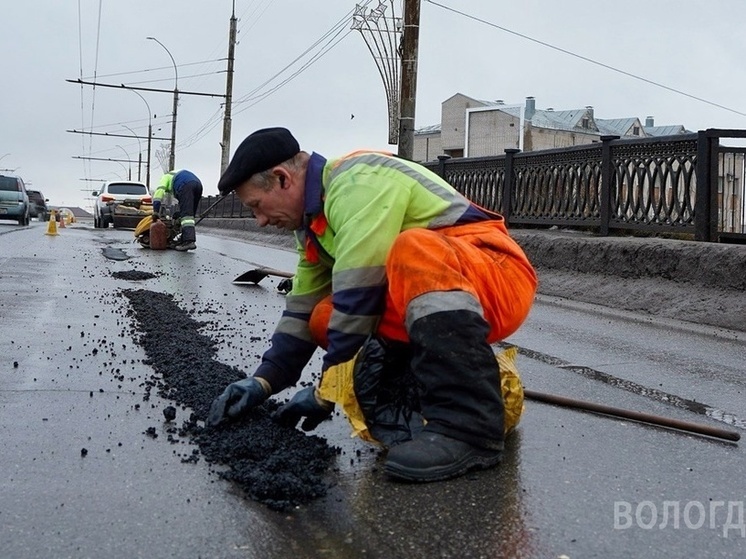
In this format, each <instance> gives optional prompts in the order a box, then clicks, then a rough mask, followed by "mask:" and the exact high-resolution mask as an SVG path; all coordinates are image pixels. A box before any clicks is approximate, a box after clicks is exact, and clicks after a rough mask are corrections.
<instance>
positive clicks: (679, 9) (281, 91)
mask: <svg viewBox="0 0 746 559" xmlns="http://www.w3.org/2000/svg"><path fill="white" fill-rule="evenodd" d="M385 3H386V4H387V5H388V2H385ZM235 5H236V16H237V17H238V18H239V21H238V29H239V34H238V41H239V42H238V45H237V47H236V55H235V77H234V89H233V97H234V102H235V104H234V106H233V114H234V118H233V133H232V138H231V154H232V152H233V150H234V149H235V148H236V147H237V146H238V144H239V143H240V142H241V140H242V139H243V138H244V137H245V136H247V135H248V134H250V133H251V132H252V131H254V130H255V129H258V128H262V127H266V126H286V127H288V128H290V129H291V130H292V131H293V133H294V134H295V136H296V137H297V138H298V140H299V142H300V144H301V147H302V149H305V150H306V151H309V152H310V151H317V152H319V153H321V154H323V155H325V156H327V157H332V156H337V155H341V154H343V153H346V152H348V151H351V150H353V149H357V148H380V149H390V150H391V151H396V146H389V144H388V117H387V104H386V97H385V93H384V87H383V83H382V81H381V77H380V76H379V73H378V68H377V66H376V63H375V61H374V59H373V57H372V56H371V54H370V53H369V52H368V49H367V47H366V45H365V42H364V41H363V38H362V36H361V35H360V33H358V32H357V31H350V21H351V19H350V18H351V15H352V12H353V9H354V7H355V2H354V0H318V1H316V2H309V1H305V0H303V1H301V0H235ZM376 5H377V1H374V2H371V3H370V4H369V7H371V8H372V7H375V6H376ZM395 5H396V9H397V10H398V13H397V15H401V11H400V10H401V3H400V2H399V1H398V0H397V1H396V2H395ZM231 6H232V2H231V1H230V0H210V1H207V0H158V1H157V2H153V1H152V0H148V1H146V0H118V1H115V0H108V1H102V0H65V1H59V0H31V1H26V2H11V1H10V0H4V1H3V2H2V8H0V16H1V19H0V20H1V21H2V24H3V25H2V29H3V32H2V33H0V52H2V57H0V68H1V69H2V70H1V71H0V76H2V88H1V90H2V93H0V101H1V105H0V169H2V168H7V169H15V172H16V174H18V175H20V176H22V177H23V178H24V180H25V181H27V182H30V183H31V184H32V186H31V188H34V189H38V190H42V191H43V192H44V194H45V195H46V196H47V197H48V198H49V199H50V203H52V204H54V205H67V206H82V207H90V200H88V199H87V197H89V195H90V191H91V190H93V189H95V188H98V186H100V183H101V181H102V180H111V179H117V178H120V179H121V178H126V177H127V174H128V173H129V172H130V164H129V163H126V162H115V161H98V160H88V159H78V158H79V157H89V158H100V159H130V158H131V159H133V160H137V159H138V153H142V154H143V155H142V157H143V161H144V160H145V158H146V157H147V156H146V146H147V141H146V140H145V139H142V140H140V141H138V140H137V139H135V138H121V137H104V136H90V135H84V134H76V133H71V132H68V130H79V131H94V132H98V133H104V132H108V133H110V134H125V135H126V134H130V135H133V132H134V135H142V136H146V135H147V127H148V120H149V117H150V120H151V122H152V124H153V130H154V135H155V136H157V137H162V138H169V137H170V134H171V124H170V123H171V112H172V101H173V96H172V94H170V93H156V92H141V94H142V96H143V97H144V99H145V100H144V101H143V99H142V98H140V97H138V96H137V94H135V93H133V92H131V91H127V90H122V89H112V88H104V87H97V88H95V89H94V88H93V87H90V86H80V85H78V84H74V83H68V82H67V81H66V80H77V79H78V78H83V79H84V80H89V81H94V80H95V81H97V82H100V83H108V84H125V85H128V86H137V87H148V88H160V89H168V90H173V88H174V67H173V64H172V62H171V59H170V58H169V55H168V53H167V52H166V50H165V49H164V48H163V47H161V46H160V45H159V44H158V43H156V42H155V41H152V40H147V39H146V37H148V36H153V37H155V38H156V39H158V41H160V42H161V43H163V45H165V47H166V48H167V49H168V50H169V51H170V53H171V55H172V56H173V57H174V59H175V61H176V64H177V67H178V87H179V90H181V91H185V92H186V91H191V92H204V93H216V94H223V93H225V78H226V74H225V68H226V61H225V59H226V57H227V49H228V29H229V19H230V15H231ZM454 10H458V11H459V12H463V14H467V15H468V16H471V17H467V16H466V15H462V14H461V13H457V12H455V11H454ZM340 22H346V23H343V24H340ZM744 22H746V1H743V0H652V1H651V0H627V1H625V2H612V1H609V0H563V1H562V2H559V1H557V0H521V1H519V2H516V1H512V2H506V1H502V0H462V1H459V2H457V1H456V0H437V3H433V2H431V1H428V0H422V4H421V19H420V26H421V27H420V37H419V71H418V81H417V114H416V124H415V125H416V127H421V126H426V125H431V124H437V123H439V122H440V109H441V103H442V102H443V101H445V100H446V99H448V98H449V97H451V96H452V95H453V94H455V93H463V94H465V95H468V96H470V97H474V98H477V99H484V100H497V99H502V100H504V101H505V102H506V103H508V104H514V103H520V102H522V101H523V100H524V99H525V98H526V97H527V96H533V97H535V98H536V107H537V108H539V109H546V108H549V107H552V108H554V109H555V110H565V109H576V108H581V107H585V106H588V105H591V106H593V107H594V109H595V115H596V116H597V117H599V118H623V117H638V118H640V119H641V120H642V121H644V119H645V117H646V116H653V117H654V118H655V124H656V125H666V124H683V125H684V126H685V127H686V128H688V129H690V130H701V129H705V128H740V129H746V116H744V114H746V94H745V93H744V92H745V91H746V33H744V31H743V26H744ZM521 35H522V36H521ZM532 39H533V40H532ZM541 43H544V44H541ZM552 47H554V48H552ZM559 49H561V50H559ZM562 51H567V52H562ZM569 53H571V54H569ZM582 57H584V58H585V60H584V59H583V58H582ZM587 59H590V60H592V61H594V62H596V63H594V62H591V61H589V60H587ZM602 65H605V66H606V67H604V66H602ZM609 67H611V68H614V69H616V70H619V71H614V70H613V69H610V68H609ZM622 72H624V73H626V74H633V75H634V76H638V77H639V78H642V80H641V79H637V78H635V77H632V76H630V75H626V74H624V73H622ZM643 80H647V81H643ZM650 82H655V83H657V84H660V86H664V87H660V86H658V85H654V84H653V83H650ZM277 86H280V87H277ZM672 90H676V91H672ZM677 91H678V92H677ZM695 98H698V99H695ZM221 102H222V99H221V98H219V97H205V96H200V97H198V96H192V95H185V94H183V95H182V96H181V101H180V104H179V108H178V118H177V147H176V167H178V168H189V169H191V170H192V171H194V172H195V173H197V175H199V176H200V178H201V179H202V182H203V184H204V187H205V194H206V195H207V194H216V193H217V187H216V185H217V181H218V178H219V174H220V154H221V152H220V145H219V144H220V141H221V138H222V106H221ZM146 103H147V105H146ZM148 105H149V107H150V109H148ZM716 105H720V106H716ZM739 113H740V114H739ZM352 115H354V118H352ZM168 143H169V142H168V141H167V140H166V141H164V140H154V141H153V156H152V160H153V161H152V174H151V177H152V178H151V184H152V183H157V181H158V179H159V177H160V175H161V172H162V169H161V167H160V165H159V163H158V161H157V159H156V157H155V151H156V148H159V147H161V146H163V145H168ZM137 173H138V169H137V163H134V164H132V176H133V179H137ZM144 174H145V169H144V164H143V168H142V180H143V181H145V177H144ZM81 179H84V180H81Z"/></svg>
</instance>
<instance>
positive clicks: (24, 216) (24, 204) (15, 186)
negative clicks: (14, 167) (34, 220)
mask: <svg viewBox="0 0 746 559" xmlns="http://www.w3.org/2000/svg"><path fill="white" fill-rule="evenodd" d="M30 206H31V204H30V203H29V199H28V194H26V187H25V186H24V184H23V180H22V179H21V177H17V176H15V175H0V219H12V220H13V221H17V222H18V225H28V224H29V222H30V221H31V217H30V213H29V212H30V209H31V208H30Z"/></svg>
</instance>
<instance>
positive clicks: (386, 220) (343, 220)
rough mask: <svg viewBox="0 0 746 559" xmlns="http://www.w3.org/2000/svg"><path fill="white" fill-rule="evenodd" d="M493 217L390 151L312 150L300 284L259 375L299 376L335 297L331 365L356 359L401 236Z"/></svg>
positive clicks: (379, 306)
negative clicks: (322, 308) (315, 322)
mask: <svg viewBox="0 0 746 559" xmlns="http://www.w3.org/2000/svg"><path fill="white" fill-rule="evenodd" d="M489 220H499V221H502V218H501V217H500V216H497V215H496V214H491V213H489V212H487V211H485V210H482V209H481V208H479V207H478V206H476V205H474V204H472V203H471V202H469V200H467V199H466V198H465V197H464V196H463V195H461V194H460V193H458V192H457V191H456V190H455V189H454V188H453V187H452V186H450V185H449V184H448V183H447V182H446V181H445V180H443V179H442V178H440V177H439V176H438V175H436V174H435V173H433V172H431V171H429V170H428V169H426V168H425V167H423V166H421V165H419V164H416V163H413V162H411V161H407V160H404V159H400V158H397V157H394V156H392V155H391V154H386V153H381V152H353V153H351V154H349V155H347V156H344V157H342V158H339V159H335V160H329V161H327V160H326V159H324V158H323V157H322V156H320V155H318V154H316V153H314V154H312V155H311V156H310V159H309V162H308V168H307V172H306V184H305V219H304V224H303V226H302V228H301V229H299V230H298V231H296V232H295V236H296V241H297V249H298V253H299V257H300V258H299V263H298V266H297V269H296V274H295V277H294V278H293V288H292V291H291V292H290V293H289V294H288V295H287V298H286V309H285V311H284V312H283V315H282V317H281V318H280V320H279V322H278V324H277V327H276V329H275V332H274V334H273V335H272V339H271V347H270V348H269V349H268V350H267V351H266V352H265V353H264V355H263V357H262V363H261V364H260V366H259V368H258V369H257V371H256V373H255V374H256V375H257V376H259V377H262V378H265V379H266V380H267V381H268V382H269V383H270V385H271V386H272V388H273V390H274V392H278V391H280V390H282V389H284V388H286V387H287V386H291V385H293V384H295V383H296V382H297V380H298V379H299V378H300V375H301V372H302V370H303V368H304V367H305V365H306V364H307V363H308V361H309V360H310V358H311V356H312V355H313V352H314V351H315V349H316V347H317V345H316V343H315V342H314V340H313V338H312V336H311V331H310V328H309V320H310V317H311V313H312V311H313V310H314V307H315V306H316V304H317V303H319V302H320V301H321V300H322V299H324V298H325V297H326V296H327V295H329V294H331V295H332V304H333V310H332V313H331V317H330V319H329V329H328V347H327V352H326V354H325V356H324V363H323V370H326V369H327V368H328V367H329V366H331V365H336V364H339V363H342V362H345V361H348V360H349V359H351V358H352V357H353V356H354V355H355V353H356V352H357V350H358V349H359V348H360V347H361V345H362V344H363V342H364V340H365V338H366V337H367V336H368V335H369V334H370V333H372V332H374V331H375V330H376V328H377V326H378V323H379V321H380V318H381V315H382V314H383V311H384V308H385V306H386V300H387V289H388V281H387V276H386V261H387V257H388V255H389V250H390V248H391V247H392V245H393V244H394V242H395V240H396V239H397V237H398V236H399V234H400V233H401V232H403V231H407V230H409V229H429V230H438V229H444V228H450V227H452V226H457V225H463V224H469V223H478V222H484V221H489ZM501 226H502V224H501ZM502 227H503V230H504V226H502ZM504 236H505V237H506V239H508V240H509V241H510V242H508V243H506V248H505V250H506V251H514V252H515V256H516V257H517V258H520V259H523V260H526V257H525V255H524V254H523V252H522V251H521V250H520V248H518V246H517V245H516V244H515V243H514V241H512V239H509V237H508V236H507V233H505V235H504ZM526 262H527V260H526ZM529 267H530V266H529ZM531 273H533V270H532V269H531ZM534 287H535V284H534V286H532V289H533V288H534ZM532 294H533V291H532Z"/></svg>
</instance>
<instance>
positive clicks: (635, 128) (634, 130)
mask: <svg viewBox="0 0 746 559" xmlns="http://www.w3.org/2000/svg"><path fill="white" fill-rule="evenodd" d="M632 135H633V136H639V135H640V127H639V126H633V127H632Z"/></svg>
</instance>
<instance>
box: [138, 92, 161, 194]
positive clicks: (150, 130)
mask: <svg viewBox="0 0 746 559" xmlns="http://www.w3.org/2000/svg"><path fill="white" fill-rule="evenodd" d="M129 91H131V92H132V93H135V94H136V95H137V96H138V97H139V98H140V99H142V102H143V103H145V106H146V107H147V108H148V165H147V169H146V171H147V174H146V175H145V184H146V185H147V187H148V190H150V139H151V138H152V137H153V121H152V118H151V117H152V114H153V113H152V112H150V105H148V102H147V101H146V100H145V97H143V96H142V95H141V94H140V93H138V91H137V90H136V89H130V90H129ZM169 170H170V169H169Z"/></svg>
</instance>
